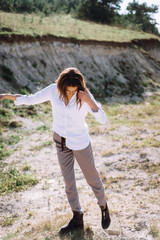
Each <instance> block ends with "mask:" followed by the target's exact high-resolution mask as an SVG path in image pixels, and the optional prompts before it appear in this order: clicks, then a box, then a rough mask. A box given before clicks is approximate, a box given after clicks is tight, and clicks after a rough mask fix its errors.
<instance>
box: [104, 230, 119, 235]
mask: <svg viewBox="0 0 160 240" xmlns="http://www.w3.org/2000/svg"><path fill="white" fill-rule="evenodd" d="M107 233H108V234H109V235H111V236H112V235H115V236H119V235H120V234H121V233H120V231H118V230H107Z"/></svg>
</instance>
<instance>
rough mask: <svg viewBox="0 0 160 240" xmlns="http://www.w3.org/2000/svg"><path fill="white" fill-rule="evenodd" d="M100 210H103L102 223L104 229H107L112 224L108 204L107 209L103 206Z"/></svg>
mask: <svg viewBox="0 0 160 240" xmlns="http://www.w3.org/2000/svg"><path fill="white" fill-rule="evenodd" d="M100 208H101V212H102V221H101V224H102V228H103V229H107V228H108V227H109V225H110V223H111V219H110V216H109V209H108V206H107V203H106V207H105V208H104V207H103V206H101V207H100Z"/></svg>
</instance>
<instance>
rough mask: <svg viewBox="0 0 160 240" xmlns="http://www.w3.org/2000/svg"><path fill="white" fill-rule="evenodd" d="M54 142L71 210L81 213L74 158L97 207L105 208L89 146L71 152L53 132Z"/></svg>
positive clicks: (98, 177) (100, 184)
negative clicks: (94, 197) (93, 195)
mask: <svg viewBox="0 0 160 240" xmlns="http://www.w3.org/2000/svg"><path fill="white" fill-rule="evenodd" d="M53 139H54V142H55V144H56V149H57V155H58V160H59V164H60V168H61V171H62V175H63V178H64V182H65V191H66V194H67V198H68V201H69V204H70V206H71V209H72V210H73V211H78V212H81V211H82V209H81V205H80V202H79V196H78V191H77V187H76V180H75V172H74V159H75V158H76V160H77V162H78V164H79V166H80V168H81V170H82V172H83V175H84V177H85V178H86V180H87V182H88V184H89V185H90V186H91V188H92V190H93V192H94V194H95V196H96V198H97V200H98V204H99V206H104V207H105V206H106V198H105V193H104V187H103V184H102V181H101V179H100V176H99V173H98V172H97V170H96V167H95V163H94V157H93V152H92V147H91V144H89V145H88V147H86V148H85V149H82V150H76V151H75V150H71V149H69V148H67V147H66V145H65V141H63V148H62V141H61V137H60V136H59V135H58V134H57V133H55V132H54V135H53Z"/></svg>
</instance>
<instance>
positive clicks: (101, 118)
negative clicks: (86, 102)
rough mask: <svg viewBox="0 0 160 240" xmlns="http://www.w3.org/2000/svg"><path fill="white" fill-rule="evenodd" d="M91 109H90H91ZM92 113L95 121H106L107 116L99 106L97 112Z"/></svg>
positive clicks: (103, 122)
mask: <svg viewBox="0 0 160 240" xmlns="http://www.w3.org/2000/svg"><path fill="white" fill-rule="evenodd" d="M91 111H92V109H91ZM92 115H93V116H94V117H95V119H96V120H97V122H99V123H101V124H105V123H106V122H107V116H106V114H105V112H104V111H103V110H102V109H101V108H99V109H98V111H97V112H93V111H92Z"/></svg>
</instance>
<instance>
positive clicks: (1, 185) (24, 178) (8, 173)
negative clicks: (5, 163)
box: [0, 168, 38, 195]
mask: <svg viewBox="0 0 160 240" xmlns="http://www.w3.org/2000/svg"><path fill="white" fill-rule="evenodd" d="M37 183H38V179H37V178H36V177H35V176H32V175H29V174H25V173H21V172H20V171H18V170H17V169H16V168H9V169H8V170H4V171H1V172H0V194H1V195H4V194H7V193H9V192H13V191H16V192H17V191H20V190H24V189H27V188H28V187H29V186H32V185H35V184H37Z"/></svg>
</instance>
